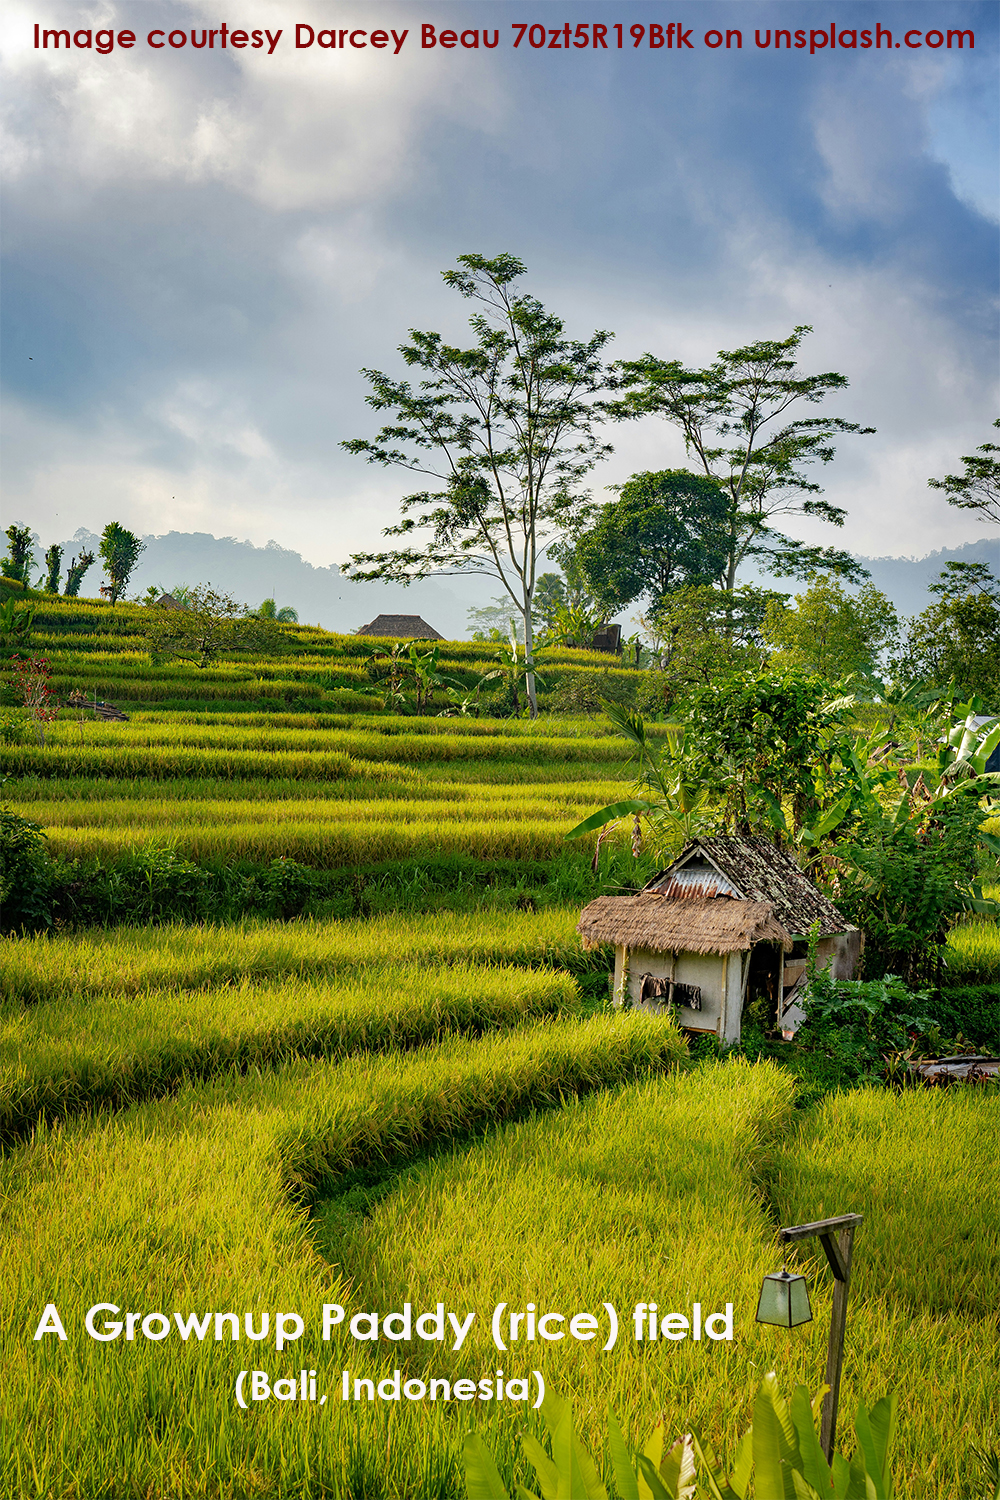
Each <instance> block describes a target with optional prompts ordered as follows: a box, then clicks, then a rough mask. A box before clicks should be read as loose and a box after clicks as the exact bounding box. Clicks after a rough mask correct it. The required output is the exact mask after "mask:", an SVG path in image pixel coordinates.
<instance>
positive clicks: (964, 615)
mask: <svg viewBox="0 0 1000 1500" xmlns="http://www.w3.org/2000/svg"><path fill="white" fill-rule="evenodd" d="M930 588H931V592H933V593H935V594H937V595H938V598H937V599H936V601H935V602H934V603H933V604H931V605H930V606H929V607H928V608H927V609H925V610H924V611H923V613H922V614H919V615H916V616H915V617H914V619H912V620H910V622H909V628H908V630H907V633H906V639H905V641H904V644H903V648H902V653H901V656H900V658H899V660H898V661H897V663H896V664H895V665H896V667H897V670H898V671H899V672H900V673H901V674H902V675H903V676H906V677H913V678H921V679H923V680H924V681H926V682H930V683H933V684H934V685H935V686H938V687H945V686H947V685H948V684H949V683H954V685H955V687H956V688H957V689H958V690H959V691H960V692H963V693H967V694H973V693H976V694H979V696H980V697H982V698H983V699H984V700H985V702H986V703H987V705H988V707H989V708H990V709H992V710H993V711H994V712H996V711H1000V579H997V578H996V577H994V575H993V574H992V573H991V572H990V570H989V568H988V567H987V566H986V564H985V563H961V562H950V563H948V564H946V566H945V568H944V570H943V571H942V573H941V574H940V575H939V578H938V582H937V583H933V584H931V586H930Z"/></svg>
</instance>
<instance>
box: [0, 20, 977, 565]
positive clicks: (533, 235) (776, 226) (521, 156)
mask: <svg viewBox="0 0 1000 1500" xmlns="http://www.w3.org/2000/svg"><path fill="white" fill-rule="evenodd" d="M998 17H1000V11H998V9H997V7H996V6H995V5H994V4H992V3H991V4H965V3H961V0H916V3H914V0H886V3H881V4H876V3H861V4H853V3H841V0H834V3H829V0H819V3H815V4H813V3H801V0H779V3H772V4H768V3H763V0H760V3H757V0H736V3H730V0H727V3H716V0H701V3H698V0H695V3H691V0H685V3H683V4H681V3H679V4H677V5H664V4H659V3H648V0H645V3H644V0H628V3H626V0H610V3H606V4H600V3H591V0H579V3H574V4H573V5H572V6H569V5H567V4H564V3H563V0H558V3H556V0H530V3H528V4H525V3H523V0H512V3H496V0H493V3H487V4H464V3H445V4H442V3H441V0H428V3H423V0H419V3H418V0H391V3H389V0H387V3H382V0H355V3H354V4H353V5H347V4H341V3H333V4H322V5H320V4H317V3H315V0H236V3H235V4H234V6H233V7H232V8H231V9H228V10H223V9H220V7H219V6H218V5H216V4H214V3H211V0H205V3H202V0H192V3H188V4H171V3H163V4H161V3H159V0H149V3H141V4H135V3H110V0H94V3H92V4H90V5H80V4H70V3H65V0H36V3H35V4H28V3H25V0H6V4H5V7H4V13H3V18H2V24H0V46H2V59H0V62H2V80H0V81H2V84H3V93H4V98H5V104H4V148H3V149H4V161H5V166H4V178H3V220H2V223H3V275H2V283H0V286H2V298H3V301H2V332H3V339H2V379H3V406H2V420H3V430H2V435H3V442H4V455H5V456H4V463H3V512H4V518H5V519H4V525H7V524H9V523H10V522H11V521H17V522H19V523H22V524H30V525H31V527H32V528H33V529H34V530H35V531H37V532H38V533H39V535H40V537H41V539H42V545H43V547H44V546H45V545H47V544H48V542H49V541H50V540H60V541H61V540H63V539H65V538H67V537H70V536H72V534H73V533H74V531H76V530H77V529H78V528H80V527H85V528H89V529H90V530H93V531H100V530H101V528H102V527H103V526H104V525H105V524H106V522H107V521H109V520H112V519H113V520H118V521H120V522H121V523H122V524H123V525H126V526H129V527H130V528H132V529H133V530H135V531H137V532H139V533H142V534H146V533H154V534H162V533H166V532H168V531H171V530H175V531H199V532H208V533H211V534H213V535H215V536H219V537H223V536H234V537H236V538H238V539H240V540H243V539H247V540H250V541H252V542H253V543H255V544H256V545H258V546H259V545H262V544H263V543H264V542H266V541H267V540H269V539H273V540H275V541H277V542H278V543H279V544H280V546H282V547H285V548H292V549H294V550H295V551H298V552H300V553H301V554H302V555H303V556H304V557H305V558H307V559H308V560H309V561H310V562H312V563H313V564H314V565H316V566H326V565H328V564H330V563H337V562H341V561H344V560H345V559H346V558H347V556H348V554H349V553H351V552H353V551H357V550H364V551H374V550H377V549H378V548H380V546H382V545H384V544H383V543H382V542H381V537H380V533H381V530H382V528H383V527H385V526H388V525H391V524H392V523H393V522H394V521H395V520H397V519H398V502H399V498H400V496H401V495H403V494H406V493H407V492H408V490H409V489H411V488H412V487H413V486H412V483H408V477H407V476H406V475H405V474H401V473H397V472H393V471H385V470H382V469H378V468H371V467H369V466H367V465H366V464H365V463H364V461H363V460H362V459H361V458H358V457H355V456H352V455H349V454H347V453H345V452H344V451H343V450H342V449H341V448H340V446H339V445H340V443H341V441H342V440H343V439H346V438H353V437H359V436H372V435H374V432H375V430H376V428H377V426H378V418H377V416H376V414H375V413H374V412H372V411H371V410H370V409H369V408H368V407H367V406H366V404H365V396H366V394H367V389H368V388H367V385H366V382H365V380H364V377H363V376H362V374H361V373H360V371H361V370H362V368H368V367H374V368H377V369H382V370H386V371H389V372H390V373H393V374H397V375H398V374H401V373H402V372H403V368H404V367H403V364H402V361H401V359H400V357H399V355H398V353H397V348H398V345H399V344H400V343H401V342H402V341H403V340H404V339H405V338H406V335H407V331H408V329H410V328H414V327H416V328H424V329H438V330H440V331H441V332H442V333H444V334H446V335H447V336H448V337H449V338H452V339H454V340H456V341H459V340H461V339H462V338H463V336H464V335H465V334H466V333H467V327H466V320H467V318H468V315H469V310H470V309H469V306H468V304H467V303H465V302H464V301H463V300H462V299H461V298H460V297H459V296H458V295H457V294H456V293H455V292H454V291H451V290H449V289H448V288H447V287H446V286H445V285H444V284H443V282H442V279H441V274H440V273H441V272H442V271H443V270H445V269H447V268H448V267H450V266H453V265H454V263H455V258H456V256H458V255H460V254H463V253H468V252H481V253H483V254H487V255H495V254H498V253H500V252H510V253H513V254H514V255H516V256H518V257H519V258H520V259H521V260H522V261H523V262H524V263H525V265H526V267H527V274H526V276H525V279H524V283H523V289H524V290H526V291H530V292H531V293H532V294H534V295H535V296H537V297H538V298H540V299H541V301H542V302H543V303H545V305H546V306H547V307H548V308H550V309H551V310H552V311H553V312H555V313H557V314H558V315H559V316H560V317H561V318H562V319H563V320H564V322H565V325H566V330H567V333H568V334H570V335H571V336H573V337H579V338H585V337H587V336H588V335H589V334H590V333H591V332H592V331H593V330H594V329H596V328H605V329H611V330H613V331H614V333H615V340H614V343H613V345H612V346H611V351H612V353H613V354H614V356H615V357H618V358H636V357H638V356H639V355H640V354H641V353H643V352H644V351H646V350H648V351H650V352H652V353H653V354H655V355H658V356H659V357H661V358H664V359H674V358H677V359H682V360H684V361H687V362H689V363H692V364H694V365H698V366H702V365H706V364H708V363H709V362H710V361H711V360H712V358H713V357H714V356H715V354H716V351H717V350H719V349H722V348H726V349H733V348H736V347H738V346H739V345H740V344H743V343H746V342H749V341H752V340H754V339H761V338H784V337H787V336H788V334H789V333H790V332H791V331H792V329H793V328H794V327H795V326H796V325H799V324H809V325H811V326H812V327H813V329H814V332H813V333H812V334H811V335H809V337H808V338H807V339H806V340H805V341H804V343H803V346H802V351H801V368H802V370H804V371H806V372H810V373H811V372H817V371H821V370H823V371H825V370H838V371H840V372H842V373H843V374H844V375H846V376H847V377H848V380H849V382H850V385H849V388H848V389H847V390H846V391H843V392H841V393H839V394H838V395H837V396H836V397H835V399H831V400H828V402H827V405H826V407H825V408H824V409H825V410H829V411H830V412H833V413H836V414H837V415H840V416H842V417H844V418H846V419H848V420H850V421H857V422H861V423H862V424H863V425H866V426H873V427H875V428H876V429H877V432H876V433H875V435H873V436H867V437H862V436H845V437H844V438H843V439H842V440H841V441H840V444H839V446H838V452H837V457H836V459H835V461H834V462H833V463H832V464H830V465H827V466H825V467H824V469H823V472H822V474H821V475H820V476H819V477H820V482H821V483H822V484H823V486H824V490H825V494H826V498H827V499H829V500H830V501H832V502H833V503H834V504H836V505H840V506H843V507H844V508H845V509H846V510H847V512H848V519H847V522H846V525H845V527H844V528H843V530H840V531H837V530H834V529H833V528H831V527H829V526H824V525H822V524H821V523H819V522H810V521H803V522H799V523H796V524H795V525H792V526H789V530H790V531H793V532H794V533H795V534H796V535H798V536H801V537H802V538H803V539H805V540H807V541H810V542H823V543H826V544H833V545H837V546H840V547H846V548H848V550H851V551H853V552H857V553H862V554H866V555H869V556H900V555H904V556H920V555H923V554H924V553H927V552H929V551H931V550H932V549H936V548H940V547H945V546H956V545H961V544H962V543H965V542H967V541H973V540H976V539H978V538H980V537H982V536H983V535H984V534H989V532H990V529H991V528H990V527H989V524H988V523H984V522H983V521H982V520H980V519H977V518H976V516H975V515H974V514H973V513H970V512H968V511H962V510H956V509H954V508H951V507H949V506H948V505H947V504H946V503H945V501H944V497H943V496H942V495H941V494H940V493H939V492H936V491H934V490H932V489H929V488H928V486H927V479H928V477H930V476H932V475H936V476H941V475H943V474H945V473H946V472H955V470H956V469H957V468H959V467H960V455H962V454H965V453H970V452H972V451H973V449H974V448H975V447H977V446H978V445H979V444H980V443H983V442H985V441H987V440H989V439H990V438H993V437H995V436H996V434H995V433H994V432H993V430H992V428H991V425H990V424H991V423H992V421H993V419H994V418H995V417H996V416H997V414H998V412H1000V398H998V391H997V385H998V346H1000V345H998V329H997V313H998V307H997V302H998V298H997V292H998V265H1000V246H998V186H997V184H998V159H997V157H998V145H997V143H998V119H997V115H998V100H1000V89H998V82H1000V67H998V37H997V32H998ZM223 20H225V21H226V23H227V25H228V26H229V27H230V28H237V27H240V28H245V29H246V30H247V31H250V30H252V29H253V28H255V27H256V28H266V29H267V30H269V31H270V33H271V35H272V36H273V35H274V33H275V32H276V31H277V30H278V29H279V28H280V29H281V33H282V34H281V38H280V40H279V41H278V43H277V45H276V46H275V47H274V50H273V51H271V50H270V47H269V44H268V43H267V42H265V45H264V46H263V47H262V48H259V49H256V50H255V49H253V48H251V47H247V48H245V49H243V50H233V49H232V48H231V47H227V48H226V49H225V50H222V49H221V47H219V45H218V38H215V39H214V41H213V47H212V48H211V49H208V48H204V49H199V50H195V49H193V48H192V47H191V45H190V43H188V44H187V45H186V46H185V47H183V48H179V47H171V46H169V45H167V46H161V47H160V48H159V49H155V48H153V47H151V46H149V45H148V44H147V41H146V38H147V35H148V34H149V33H150V32H151V31H159V30H162V31H163V32H164V33H169V32H170V31H174V32H175V34H179V33H181V32H185V33H187V34H188V35H190V32H191V30H192V28H194V30H195V35H196V37H198V38H199V39H200V38H201V35H202V29H210V28H217V27H219V26H220V25H221V22H222V21H223ZM567 20H568V21H570V22H571V23H572V24H573V25H574V26H577V25H579V26H587V27H590V26H592V25H593V23H595V22H600V23H603V24H606V25H608V27H609V31H608V38H609V41H610V43H611V45H610V46H609V47H608V48H606V49H600V48H595V47H593V46H587V47H586V48H573V49H570V50H568V51H567V50H566V49H564V48H559V49H556V48H553V47H550V46H549V45H546V46H545V47H544V48H535V47H532V46H531V45H530V42H529V41H528V40H527V38H525V39H524V40H522V43H521V45H520V46H519V47H518V48H515V47H514V46H513V39H514V36H515V35H516V25H517V24H522V25H523V24H524V23H530V24H533V25H536V26H538V27H539V28H540V27H541V26H542V25H543V24H546V25H547V28H548V35H549V37H550V39H551V33H552V31H553V30H554V29H555V28H558V27H561V26H563V24H564V23H565V22H566V21H567ZM671 20H673V21H675V22H679V23H680V25H681V26H682V27H684V28H686V29H687V30H688V32H689V33H690V37H691V41H692V43H693V45H692V46H691V47H689V48H683V49H680V50H677V49H673V48H671V49H668V48H666V47H661V48H658V49H655V50H654V49H651V48H650V47H649V46H648V45H646V42H647V41H648V36H649V33H650V29H651V27H652V26H653V25H654V24H655V25H662V26H664V27H665V26H666V25H667V24H668V22H669V21H671ZM36 22H38V23H40V24H41V25H42V26H44V27H50V28H61V27H66V28H70V29H72V30H74V31H76V30H81V29H86V28H90V29H91V30H92V31H96V29H98V28H112V29H114V30H115V32H120V31H121V30H122V29H123V28H126V29H131V30H132V31H134V33H135V35H136V38H137V40H136V44H135V46H134V47H132V48H131V49H123V48H122V47H121V46H118V45H116V46H115V47H114V50H113V51H111V52H110V53H108V54H106V55H99V54H98V53H97V52H95V51H94V50H93V48H91V49H90V50H87V49H86V48H84V47H80V48H74V49H73V50H71V51H66V50H65V49H60V50H58V51H52V50H51V49H50V50H42V49H40V48H37V49H36V48H35V47H34V45H33V37H34V31H33V28H34V26H35V23H36ZM616 22H618V23H620V24H622V25H623V27H624V32H623V38H624V42H625V45H624V46H623V48H622V49H621V50H619V49H618V48H617V47H616V45H615V44H614V43H615V33H614V29H613V27H614V23H616ZM297 23H304V24H305V25H306V26H311V27H312V28H313V30H314V31H318V30H319V29H320V28H324V27H327V28H334V29H343V28H354V29H355V30H358V29H359V28H360V29H364V30H365V31H367V32H369V33H370V32H372V31H375V30H376V29H385V30H387V31H391V30H395V31H396V32H397V34H399V33H401V32H402V31H404V30H405V31H406V32H407V38H406V40H405V42H404V43H403V45H402V47H401V48H400V49H399V50H398V52H397V51H396V49H395V43H393V42H392V41H390V43H389V45H388V47H385V48H382V49H374V48H372V47H371V46H370V45H369V46H367V47H366V48H365V49H364V50H360V49H352V48H351V47H350V46H349V45H348V46H346V47H344V49H343V50H340V49H337V50H331V49H325V50H321V49H320V48H319V46H318V45H317V44H316V43H314V44H313V46H312V47H302V48H296V47H295V35H296V32H295V28H296V24H297ZM831 23H833V24H834V26H835V28H836V32H837V34H838V36H841V35H842V34H843V33H845V32H849V31H850V30H852V29H853V30H855V31H858V32H860V30H861V29H862V28H866V27H867V28H872V29H874V27H875V25H876V23H878V24H880V25H881V26H883V27H885V28H888V29H890V30H891V31H892V33H893V39H894V40H893V46H892V48H891V49H890V48H888V47H883V48H881V49H879V50H875V49H874V48H870V49H868V50H852V49H851V48H850V47H849V46H846V45H838V46H837V47H836V48H835V49H831V48H830V46H829V44H827V46H826V47H825V48H824V49H822V50H819V49H816V50H813V51H810V49H809V48H808V47H807V48H803V49H800V50H795V49H792V50H785V49H782V50H780V51H778V52H775V50H774V48H773V46H772V47H769V48H767V49H762V48H759V47H757V46H756V45H755V34H756V33H759V34H760V35H761V36H762V37H763V36H765V35H766V34H767V33H768V32H769V31H777V29H778V28H788V29H795V28H804V29H805V31H806V33H807V34H808V32H809V31H810V30H816V31H819V30H820V29H823V30H825V31H827V32H828V31H829V27H830V25H831ZM427 25H430V26H433V27H434V28H435V35H437V34H438V33H439V32H440V31H442V30H444V29H446V28H452V29H455V30H456V31H463V30H464V31H467V32H470V33H471V32H472V31H474V30H477V29H478V30H479V31H480V32H483V31H485V32H486V33H488V34H490V35H492V32H493V31H494V30H495V31H497V32H498V34H499V44H498V46H497V47H496V48H495V49H489V50H487V49H485V48H484V47H483V46H482V45H480V47H479V48H478V49H472V48H471V47H467V48H463V47H461V46H459V47H455V48H452V49H448V50H446V49H443V48H442V47H441V46H440V45H438V46H436V47H434V48H430V47H423V46H421V35H422V28H423V27H424V26H427ZM632 26H635V27H637V28H638V27H642V28H643V40H642V43H641V44H640V46H638V47H634V46H633V45H632V36H631V33H630V30H629V28H630V27H632ZM938 29H940V32H939V30H938ZM959 29H971V30H972V31H973V32H974V36H975V46H974V49H971V50H970V49H969V48H968V44H967V43H966V45H965V46H964V47H963V48H962V49H961V50H959V49H958V48H957V46H954V45H953V46H952V47H951V48H950V49H949V48H948V47H947V46H946V45H942V46H940V47H937V48H934V47H932V46H927V45H923V44H922V45H920V46H918V47H909V46H907V45H906V44H903V43H901V44H900V45H896V44H897V42H900V39H901V38H902V37H903V36H904V34H906V33H909V34H910V36H911V40H912V38H913V36H914V35H915V33H917V32H919V33H920V37H919V40H921V42H922V40H923V37H924V35H925V34H927V33H930V36H931V39H932V40H933V38H934V37H935V36H936V35H938V34H941V35H944V33H945V32H946V31H947V30H959ZM737 30H738V31H739V32H740V33H741V36H742V48H740V49H739V50H737V48H736V46H735V36H734V37H732V38H731V45H730V47H729V48H728V49H727V48H726V47H725V45H722V46H721V47H716V48H712V47H710V46H708V45H706V44H705V41H704V38H705V36H706V34H713V33H714V34H716V35H720V36H724V34H725V32H726V31H733V32H735V31H737ZM338 34H339V31H338ZM300 35H301V36H306V35H308V33H307V32H302V33H300ZM535 35H536V37H537V36H538V35H539V32H537V31H536V33H535ZM587 35H588V36H589V35H590V33H589V32H588V33H587ZM159 40H161V41H162V40H163V38H162V37H160V38H159ZM269 53H270V55H269ZM609 437H610V440H611V441H612V442H613V443H614V445H615V451H614V454H613V455H612V457H611V458H610V459H608V460H607V461H606V462H605V463H603V464H602V465H601V466H600V468H599V469H597V470H595V471H594V474H593V475H592V490H593V493H594V495H595V497H596V498H598V499H607V498H610V496H609V495H608V494H607V492H606V490H605V486H607V485H609V484H614V483H620V482H621V481H623V480H624V479H626V478H627V477H628V475H629V474H631V473H633V472H636V471H638V470H643V469H655V468H666V467H675V466H681V465H683V464H685V463H686V461H687V460H686V459H685V454H684V450H683V445H682V444H681V442H680V440H679V438H678V437H677V436H676V435H675V434H674V433H673V432H672V430H671V429H670V428H669V427H667V426H666V425H665V424H664V423H663V422H662V421H659V420H657V419H655V418H649V419H647V420H645V421H643V422H641V423H634V424H623V425H618V426H616V427H615V428H614V430H613V431H611V432H610V433H609ZM487 592H489V589H488V587H487Z"/></svg>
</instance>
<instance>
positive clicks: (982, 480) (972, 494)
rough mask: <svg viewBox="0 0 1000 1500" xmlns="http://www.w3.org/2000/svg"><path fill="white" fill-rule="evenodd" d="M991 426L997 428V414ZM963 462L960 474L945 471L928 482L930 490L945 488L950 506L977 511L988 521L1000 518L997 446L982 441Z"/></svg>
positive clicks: (999, 458) (999, 469)
mask: <svg viewBox="0 0 1000 1500" xmlns="http://www.w3.org/2000/svg"><path fill="white" fill-rule="evenodd" d="M993 426H994V427H1000V417H998V418H997V420H996V421H995V422H994V423H993ZM980 455H982V456H980ZM962 462H963V464H964V465H965V472H964V473H963V474H946V475H945V476H944V478H943V479H928V481H927V483H928V484H929V485H930V486H931V488H932V489H935V490H944V492H945V494H946V495H947V497H948V504H949V505H958V506H960V507H961V509H962V510H978V511H979V512H980V514H981V515H984V516H985V517H986V519H987V520H988V521H1000V446H998V445H997V444H996V443H982V444H981V445H980V447H978V448H977V449H976V451H975V453H967V454H965V455H964V456H963V458H962Z"/></svg>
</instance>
